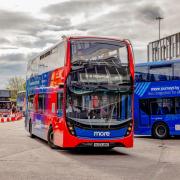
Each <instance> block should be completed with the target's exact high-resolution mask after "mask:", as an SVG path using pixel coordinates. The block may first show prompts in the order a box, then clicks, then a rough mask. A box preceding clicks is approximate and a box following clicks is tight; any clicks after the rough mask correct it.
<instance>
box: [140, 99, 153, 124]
mask: <svg viewBox="0 0 180 180" xmlns="http://www.w3.org/2000/svg"><path fill="white" fill-rule="evenodd" d="M149 112H150V108H149V101H148V99H140V100H139V125H140V126H142V127H149V126H150V113H149Z"/></svg>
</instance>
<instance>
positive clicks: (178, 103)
mask: <svg viewBox="0 0 180 180" xmlns="http://www.w3.org/2000/svg"><path fill="white" fill-rule="evenodd" d="M175 109H176V114H180V98H176V100H175Z"/></svg>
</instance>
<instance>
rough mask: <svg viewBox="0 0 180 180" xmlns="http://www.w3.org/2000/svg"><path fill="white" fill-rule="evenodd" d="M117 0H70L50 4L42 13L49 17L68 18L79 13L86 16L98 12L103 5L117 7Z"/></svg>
mask: <svg viewBox="0 0 180 180" xmlns="http://www.w3.org/2000/svg"><path fill="white" fill-rule="evenodd" d="M117 3H118V0H111V1H110V0H103V1H102V0H85V1H84V0H72V1H67V2H62V3H57V4H51V5H49V6H47V7H45V8H43V9H42V12H44V13H48V14H51V15H61V16H69V15H74V14H77V13H78V14H79V13H81V12H83V13H85V14H86V15H89V14H92V13H95V12H99V11H101V10H102V7H103V6H104V5H113V4H114V6H115V5H117Z"/></svg>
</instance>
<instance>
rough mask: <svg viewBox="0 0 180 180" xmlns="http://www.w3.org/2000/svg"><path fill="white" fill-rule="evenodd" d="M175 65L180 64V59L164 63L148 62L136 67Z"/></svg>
mask: <svg viewBox="0 0 180 180" xmlns="http://www.w3.org/2000/svg"><path fill="white" fill-rule="evenodd" d="M173 63H180V59H173V60H164V61H162V60H161V61H155V62H146V63H138V64H136V65H135V66H136V67H144V66H156V65H157V66H158V65H166V64H167V65H168V64H173Z"/></svg>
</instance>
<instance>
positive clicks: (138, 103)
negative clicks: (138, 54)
mask: <svg viewBox="0 0 180 180" xmlns="http://www.w3.org/2000/svg"><path fill="white" fill-rule="evenodd" d="M135 81H136V83H135V92H134V103H135V104H134V107H135V108H136V109H135V111H134V119H135V134H137V135H152V136H153V137H155V138H159V139H164V138H167V137H168V136H174V135H180V59H176V60H170V61H157V62H148V63H141V64H137V65H136V68H135Z"/></svg>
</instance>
